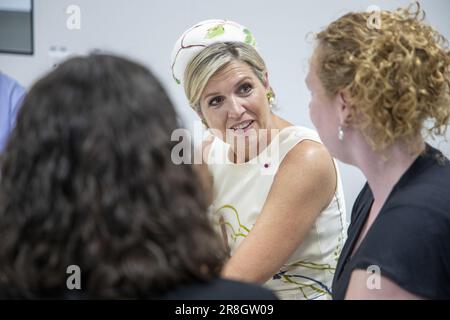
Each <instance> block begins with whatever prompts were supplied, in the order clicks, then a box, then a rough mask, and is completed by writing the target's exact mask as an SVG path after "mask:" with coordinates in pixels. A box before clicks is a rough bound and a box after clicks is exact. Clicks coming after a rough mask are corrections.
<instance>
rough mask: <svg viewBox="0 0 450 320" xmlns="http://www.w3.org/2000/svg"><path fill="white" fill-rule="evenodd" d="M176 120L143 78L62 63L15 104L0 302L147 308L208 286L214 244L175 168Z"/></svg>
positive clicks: (188, 181)
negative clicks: (125, 303) (74, 295)
mask: <svg viewBox="0 0 450 320" xmlns="http://www.w3.org/2000/svg"><path fill="white" fill-rule="evenodd" d="M178 126H179V121H178V118H177V115H176V112H175V110H174V108H173V106H172V104H171V102H170V100H169V98H168V96H167V95H166V93H165V91H164V89H163V88H162V87H161V85H160V84H159V82H158V81H157V80H156V79H155V77H154V76H153V75H152V74H151V73H150V72H149V71H148V70H147V69H146V68H144V67H143V66H140V65H138V64H136V63H133V62H131V61H128V60H126V59H124V58H119V57H115V56H110V55H100V54H95V55H90V56H87V57H77V58H73V59H71V60H69V61H67V62H65V63H63V64H61V65H60V66H59V67H58V68H57V69H56V70H54V71H52V72H51V73H50V74H48V75H47V76H45V77H44V78H42V79H41V80H39V81H38V82H37V83H36V84H35V85H34V86H33V87H32V89H31V90H30V92H29V94H28V95H27V96H26V98H25V100H24V103H23V106H22V108H21V110H20V112H19V114H18V118H17V124H16V127H15V129H14V131H13V132H12V135H11V137H10V140H9V142H8V145H7V147H6V150H5V152H4V154H3V155H2V157H1V164H0V165H1V182H0V261H1V263H0V296H2V297H4V298H64V297H67V296H68V295H69V296H70V294H71V293H70V292H69V290H68V289H67V287H66V280H67V277H68V274H67V273H66V270H67V267H68V266H69V265H78V266H79V267H80V269H81V279H82V288H81V293H82V297H85V298H94V299H96V298H125V299H127V298H157V297H160V296H162V295H164V294H165V293H166V292H168V291H169V290H171V289H173V288H175V287H176V286H178V285H181V284H187V283H191V282H196V281H207V280H208V279H212V278H214V277H216V276H218V274H219V272H220V269H221V266H222V264H223V259H224V253H223V250H222V244H221V242H220V239H219V238H218V237H217V235H216V233H215V231H214V230H213V227H212V226H211V225H210V221H209V219H208V217H207V215H206V210H207V207H206V201H205V197H206V194H205V192H204V190H203V188H202V187H201V181H200V178H199V175H198V174H197V172H196V170H195V168H193V166H191V165H175V164H173V162H172V161H171V150H172V147H173V146H174V144H175V143H176V142H173V141H171V133H172V131H173V130H174V129H176V128H177V127H178Z"/></svg>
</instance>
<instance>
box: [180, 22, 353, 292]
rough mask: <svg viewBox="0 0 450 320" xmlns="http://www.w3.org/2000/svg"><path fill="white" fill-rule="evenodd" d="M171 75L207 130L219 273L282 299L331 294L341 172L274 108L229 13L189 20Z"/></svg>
mask: <svg viewBox="0 0 450 320" xmlns="http://www.w3.org/2000/svg"><path fill="white" fill-rule="evenodd" d="M172 74H173V77H174V79H175V81H176V82H177V83H178V84H180V85H182V86H183V88H184V90H185V93H186V96H187V98H188V100H189V103H190V105H191V107H192V108H193V109H194V110H195V112H196V113H197V114H198V115H199V117H200V119H201V120H202V121H203V123H204V124H205V126H206V127H207V128H209V129H210V131H211V133H212V134H211V136H210V137H209V138H207V139H206V140H205V141H204V142H203V148H202V151H203V155H204V158H205V161H206V163H207V165H208V168H209V170H210V172H211V175H212V178H213V189H214V197H213V201H212V204H211V215H212V219H213V221H214V223H215V224H216V225H217V230H218V232H221V233H222V236H223V237H224V244H225V246H226V248H227V250H229V254H230V259H229V260H228V262H227V263H226V265H225V267H224V269H223V271H222V274H223V276H225V277H228V278H233V279H237V280H243V281H248V282H256V283H261V284H265V285H266V286H267V287H268V288H270V289H272V290H273V291H274V292H275V293H276V294H277V295H278V297H280V298H281V299H329V298H331V291H330V288H331V282H332V279H333V274H334V270H335V267H336V262H337V259H338V257H339V254H340V252H341V249H342V245H343V243H344V241H345V237H346V216H345V205H344V197H343V192H342V186H341V182H340V176H339V171H338V169H337V166H336V163H335V161H334V160H333V158H332V157H331V156H330V154H329V153H328V152H327V150H326V149H325V147H324V146H323V145H322V144H321V142H320V140H319V138H318V136H317V134H316V133H315V132H314V131H312V130H310V129H307V128H304V127H299V126H293V125H292V124H291V123H290V122H288V121H286V120H285V119H282V118H281V117H279V116H277V115H276V114H275V113H274V112H273V110H272V105H273V102H274V96H275V95H274V92H273V90H272V88H271V86H270V84H269V77H268V71H267V69H266V66H265V63H264V61H263V59H262V58H261V56H260V55H259V53H258V51H257V49H256V42H255V39H254V37H253V35H252V34H251V32H250V31H249V30H248V29H247V28H245V27H243V26H241V25H239V24H237V23H235V22H232V21H225V20H207V21H203V22H200V23H198V24H196V25H195V26H193V27H192V28H189V29H188V30H187V31H186V32H184V33H183V35H182V36H181V37H180V38H179V39H178V41H177V42H176V44H175V47H174V50H173V53H172ZM296 107H298V106H296ZM238 141H241V142H242V143H241V144H240V143H239V142H238Z"/></svg>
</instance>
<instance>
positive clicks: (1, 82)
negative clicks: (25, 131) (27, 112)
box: [0, 71, 25, 152]
mask: <svg viewBox="0 0 450 320" xmlns="http://www.w3.org/2000/svg"><path fill="white" fill-rule="evenodd" d="M24 95H25V89H24V88H23V87H22V86H21V85H20V84H19V83H18V82H17V81H15V80H14V79H12V78H10V77H9V76H7V75H6V74H4V73H2V72H1V71H0V152H2V151H3V149H4V148H5V145H6V142H7V140H8V136H9V133H10V132H11V130H12V128H13V126H14V122H15V119H16V114H17V110H18V109H19V106H20V104H21V102H22V98H23V96H24Z"/></svg>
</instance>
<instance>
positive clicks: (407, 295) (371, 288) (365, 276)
mask: <svg viewBox="0 0 450 320" xmlns="http://www.w3.org/2000/svg"><path fill="white" fill-rule="evenodd" d="M377 277H378V278H377ZM345 299H346V300H380V299H381V300H406V299H408V300H411V299H414V300H416V299H422V298H421V297H419V296H417V295H415V294H413V293H411V292H409V291H406V290H405V289H403V288H401V287H400V286H398V285H397V284H396V283H395V282H393V281H391V280H390V279H388V278H386V277H383V276H382V275H377V274H373V273H372V272H367V271H366V270H354V271H353V272H352V275H351V278H350V282H349V285H348V288H347V293H346V294H345Z"/></svg>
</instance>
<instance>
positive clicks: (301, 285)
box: [282, 274, 331, 299]
mask: <svg viewBox="0 0 450 320" xmlns="http://www.w3.org/2000/svg"><path fill="white" fill-rule="evenodd" d="M282 278H283V279H284V281H285V282H288V283H292V284H295V285H297V286H298V289H299V290H300V291H301V293H302V295H303V298H305V299H310V298H312V297H308V295H307V294H306V292H305V290H304V289H305V288H311V290H313V291H314V292H316V293H318V294H326V295H328V296H331V295H330V293H329V292H327V291H326V290H323V289H320V288H317V287H316V286H314V285H312V284H306V283H301V282H298V281H295V280H292V278H291V276H289V275H286V274H285V275H283V276H282Z"/></svg>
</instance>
